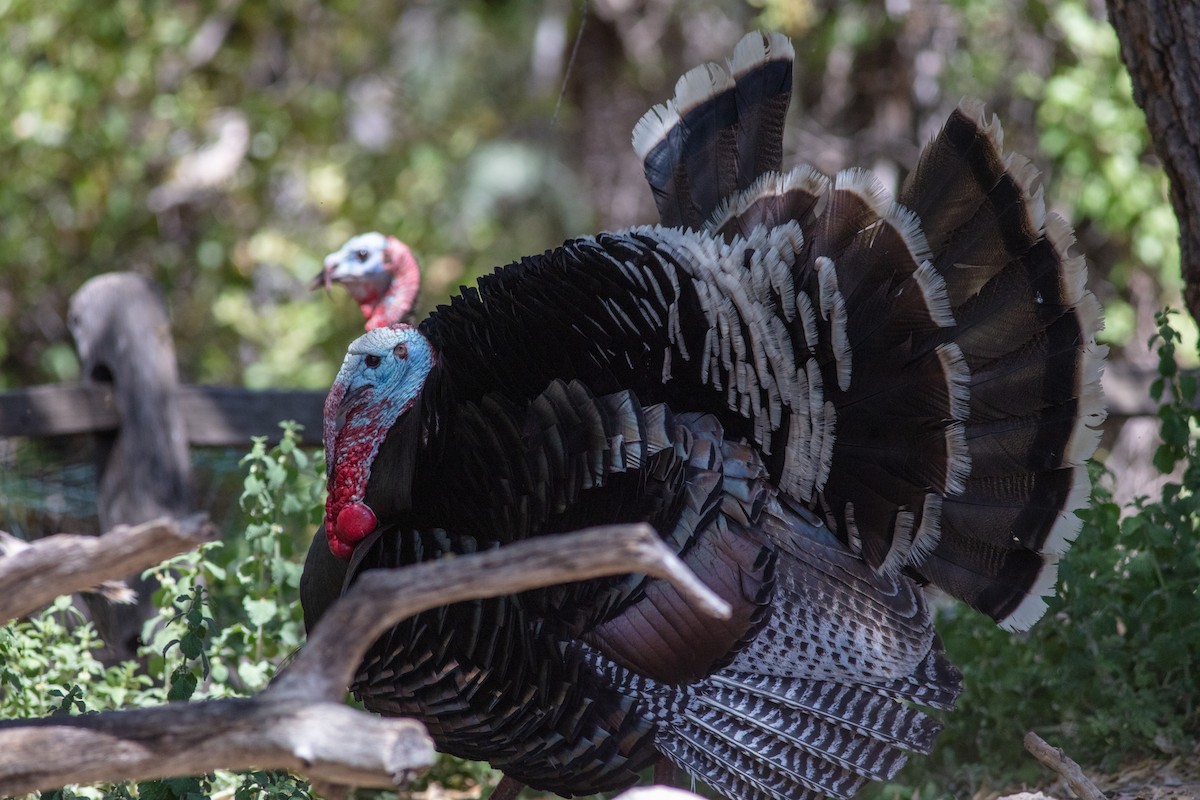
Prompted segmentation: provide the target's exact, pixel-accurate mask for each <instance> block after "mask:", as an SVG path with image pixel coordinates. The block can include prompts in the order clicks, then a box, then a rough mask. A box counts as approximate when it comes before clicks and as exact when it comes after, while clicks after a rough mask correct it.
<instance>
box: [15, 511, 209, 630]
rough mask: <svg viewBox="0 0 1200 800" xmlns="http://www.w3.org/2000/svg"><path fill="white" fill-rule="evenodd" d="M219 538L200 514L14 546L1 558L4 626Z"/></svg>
mask: <svg viewBox="0 0 1200 800" xmlns="http://www.w3.org/2000/svg"><path fill="white" fill-rule="evenodd" d="M215 536H216V531H215V530H214V528H213V527H212V525H210V524H209V522H208V518H207V517H206V516H204V515H203V514H198V515H195V516H192V517H188V518H186V519H183V520H175V519H171V518H170V517H161V518H159V519H155V520H151V521H150V522H144V523H142V524H141V525H132V526H130V525H118V526H117V527H115V528H113V529H112V530H111V531H109V532H108V533H106V534H104V535H103V536H86V535H80V534H71V533H59V534H55V535H53V536H47V537H46V538H44V539H37V540H35V541H32V542H26V543H22V544H23V545H24V546H20V545H14V544H12V543H11V542H10V543H9V544H8V546H6V547H5V548H4V554H3V555H0V623H4V622H8V621H9V620H11V619H16V618H17V617H22V616H25V615H26V614H30V613H32V612H34V611H37V610H38V609H40V608H43V607H44V606H46V605H49V604H50V603H51V602H52V601H53V600H54V598H56V597H59V596H61V595H64V594H71V593H73V592H83V591H88V590H91V589H94V588H95V587H97V586H100V585H102V584H103V583H104V582H105V581H108V580H111V579H118V578H124V577H126V576H128V575H135V574H137V573H139V572H141V571H142V570H144V569H147V568H149V567H152V566H154V565H155V564H158V563H160V562H162V561H163V560H165V559H167V558H170V557H171V556H173V555H177V554H178V553H182V552H184V551H186V550H192V549H194V548H196V547H198V546H199V545H201V544H203V543H204V542H207V541H211V540H212V539H213V538H214V537H215Z"/></svg>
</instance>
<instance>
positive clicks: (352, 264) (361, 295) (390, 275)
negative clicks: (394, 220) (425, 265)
mask: <svg viewBox="0 0 1200 800" xmlns="http://www.w3.org/2000/svg"><path fill="white" fill-rule="evenodd" d="M335 283H337V284H341V285H342V286H344V287H346V291H348V292H349V293H350V296H351V297H353V298H354V300H355V302H357V303H358V307H359V308H360V309H361V310H362V313H363V316H364V317H366V320H367V324H366V327H367V330H369V331H370V330H374V329H376V328H383V327H386V326H388V325H393V324H395V323H398V322H403V321H405V320H406V319H407V317H408V316H409V314H411V313H412V310H413V306H414V305H416V302H417V293H418V291H419V290H420V288H421V271H420V268H419V267H418V266H417V259H416V258H415V257H414V256H413V253H412V250H411V249H409V247H408V245H406V244H405V243H404V242H402V241H400V240H399V239H397V238H396V237H395V236H384V235H383V234H382V233H364V234H362V235H361V236H355V237H354V238H352V239H350V241H348V242H346V243H345V244H344V245H342V247H341V249H340V250H338V251H337V252H335V253H330V254H329V255H327V256H326V257H325V264H324V267H323V268H322V269H321V274H320V275H318V276H317V277H316V278H314V279H313V281H312V284H311V286H312V288H314V289H316V288H320V287H322V286H324V287H325V288H328V287H330V286H332V285H333V284H335Z"/></svg>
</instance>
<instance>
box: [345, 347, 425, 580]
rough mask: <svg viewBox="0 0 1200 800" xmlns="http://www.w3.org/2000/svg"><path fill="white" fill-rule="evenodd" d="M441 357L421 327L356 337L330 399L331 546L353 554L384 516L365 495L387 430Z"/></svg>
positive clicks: (419, 388)
mask: <svg viewBox="0 0 1200 800" xmlns="http://www.w3.org/2000/svg"><path fill="white" fill-rule="evenodd" d="M435 361H436V357H435V355H434V352H433V348H432V347H431V346H430V344H429V340H428V339H426V338H425V337H424V336H423V335H422V334H421V332H420V331H418V330H417V329H416V328H413V327H410V326H408V325H393V326H391V327H388V328H377V329H375V330H372V331H368V332H367V333H365V334H363V335H362V336H360V337H358V338H357V339H355V340H354V342H353V343H351V345H350V349H349V350H348V351H347V353H346V358H345V360H343V361H342V368H341V369H340V370H339V371H338V374H337V378H336V379H335V380H334V382H333V386H332V387H331V388H330V390H329V395H328V396H327V397H326V398H325V430H324V439H325V463H326V480H327V482H328V489H329V495H328V497H327V498H326V500H325V532H326V534H327V536H328V539H329V549H330V550H331V551H332V552H333V554H334V555H335V556H337V557H338V558H341V559H348V558H349V557H350V555H351V554H352V553H353V552H354V547H355V545H357V544H358V543H359V542H360V541H362V539H363V538H364V537H366V536H367V535H368V534H369V533H371V531H373V530H374V529H375V526H376V525H377V523H378V520H377V519H376V517H375V512H374V511H372V510H371V508H370V507H369V506H367V504H366V502H365V501H364V498H365V497H366V492H367V483H368V481H369V480H370V478H371V465H372V463H373V462H374V461H375V457H376V456H377V455H378V454H379V446H380V445H381V444H382V443H383V440H384V439H385V438H386V437H387V434H388V431H389V430H390V429H391V428H392V426H393V425H394V424H395V423H396V421H397V420H398V419H400V417H401V415H402V414H404V412H406V411H407V410H408V409H410V408H411V407H412V406H413V403H414V402H415V401H416V399H417V396H418V395H419V394H420V393H421V390H422V388H424V386H425V379H426V378H427V377H428V376H429V372H430V370H432V369H433V365H434V363H435Z"/></svg>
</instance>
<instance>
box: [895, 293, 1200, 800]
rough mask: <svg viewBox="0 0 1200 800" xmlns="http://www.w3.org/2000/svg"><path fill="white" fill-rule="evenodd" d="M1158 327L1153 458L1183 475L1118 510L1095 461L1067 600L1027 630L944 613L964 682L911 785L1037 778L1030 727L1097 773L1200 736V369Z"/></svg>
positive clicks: (1070, 558) (1065, 581) (1065, 574)
mask: <svg viewBox="0 0 1200 800" xmlns="http://www.w3.org/2000/svg"><path fill="white" fill-rule="evenodd" d="M1158 324H1159V329H1158V332H1157V333H1156V334H1155V335H1154V337H1153V338H1152V340H1151V344H1152V345H1154V344H1157V349H1158V354H1159V358H1160V361H1159V374H1160V377H1159V379H1158V380H1157V381H1155V383H1154V387H1153V390H1152V391H1153V394H1154V396H1155V398H1156V399H1161V400H1162V406H1161V409H1160V411H1159V417H1160V419H1161V420H1162V440H1163V441H1162V444H1161V445H1160V447H1159V448H1158V452H1157V454H1156V455H1155V459H1154V462H1155V465H1156V466H1157V467H1158V468H1159V469H1160V470H1161V471H1163V473H1164V474H1171V473H1173V471H1174V470H1175V469H1176V468H1177V467H1179V466H1182V468H1183V469H1182V472H1181V474H1180V477H1179V478H1178V479H1175V478H1172V479H1171V480H1169V481H1168V482H1167V483H1166V484H1165V486H1164V487H1163V491H1162V495H1161V497H1159V498H1157V499H1150V498H1141V499H1139V500H1137V501H1136V502H1135V503H1134V504H1133V506H1132V507H1129V508H1126V509H1124V510H1122V509H1121V508H1120V507H1118V506H1117V504H1116V503H1114V502H1113V500H1112V496H1111V493H1110V492H1109V491H1108V490H1107V489H1105V488H1104V486H1103V485H1102V481H1101V480H1100V478H1101V477H1102V472H1101V470H1100V468H1099V467H1098V466H1096V465H1093V470H1092V472H1093V479H1094V482H1095V484H1096V488H1095V489H1094V493H1093V499H1092V503H1091V504H1090V506H1089V507H1088V508H1086V509H1084V510H1082V511H1080V512H1079V515H1080V516H1081V517H1082V518H1083V528H1082V530H1081V531H1080V533H1079V537H1078V539H1077V540H1076V542H1075V545H1074V546H1073V547H1072V548H1071V550H1070V551H1069V552H1068V554H1067V555H1066V556H1065V557H1064V558H1063V561H1062V563H1061V565H1060V566H1061V568H1060V572H1059V587H1058V597H1057V598H1056V599H1054V600H1053V601H1052V602H1051V607H1050V611H1049V612H1048V614H1047V618H1046V619H1044V620H1043V621H1042V622H1041V623H1039V624H1038V625H1037V626H1035V627H1034V628H1033V630H1032V631H1030V632H1029V633H1026V634H1020V635H1014V634H1008V633H1005V632H1004V631H1001V630H1000V629H999V628H997V627H996V626H995V625H993V624H991V622H990V621H989V620H987V619H983V618H981V617H980V616H979V615H976V614H972V613H970V612H968V611H967V610H966V609H962V608H959V607H953V608H951V609H949V610H948V611H947V612H946V614H944V615H943V616H944V617H945V618H943V619H942V620H941V621H940V622H939V625H938V628H939V630H940V631H941V632H942V636H943V638H944V640H945V644H946V649H947V651H948V653H949V656H950V658H951V660H952V661H953V662H954V663H955V664H956V665H958V666H959V667H960V668H961V669H962V671H963V677H964V681H965V684H966V690H965V691H964V693H963V695H962V697H961V698H960V700H959V703H958V707H957V708H956V709H955V711H954V712H953V713H950V714H947V715H946V716H945V717H944V721H945V723H946V730H944V731H943V732H942V733H941V735H940V737H939V740H938V745H937V748H936V750H935V751H934V754H933V756H932V757H931V758H930V759H928V760H926V759H915V760H914V761H912V762H911V764H910V766H909V767H907V768H906V772H905V773H902V775H901V778H902V779H903V780H904V782H905V783H906V784H917V785H920V784H925V783H930V784H933V785H938V786H941V787H945V788H949V789H952V790H953V791H954V796H968V795H970V794H973V793H974V792H975V791H976V790H977V789H979V788H980V787H981V786H982V787H984V788H986V787H991V788H993V789H995V788H1000V787H1002V786H1005V785H1011V784H1012V783H1013V782H1014V781H1015V780H1019V779H1025V780H1030V781H1037V780H1039V779H1041V778H1043V777H1044V776H1043V775H1042V773H1041V772H1040V767H1039V766H1038V765H1037V764H1036V763H1035V762H1034V761H1033V760H1032V759H1031V758H1030V757H1029V756H1028V755H1027V754H1026V753H1025V751H1024V749H1023V747H1022V739H1023V737H1024V734H1025V732H1026V731H1029V730H1033V731H1036V732H1038V733H1039V734H1040V735H1042V736H1043V737H1044V738H1045V739H1047V740H1048V741H1050V742H1052V743H1053V744H1055V745H1057V746H1060V747H1063V748H1064V749H1065V750H1066V751H1067V752H1069V753H1070V754H1071V756H1072V757H1073V758H1075V759H1076V760H1077V761H1079V762H1081V763H1083V764H1086V765H1090V766H1095V767H1101V768H1114V767H1116V766H1117V765H1118V763H1119V762H1121V761H1123V760H1126V759H1131V758H1136V757H1138V756H1142V755H1148V754H1154V753H1162V752H1168V753H1169V752H1173V751H1174V749H1175V748H1176V747H1180V746H1186V747H1188V748H1190V742H1194V741H1195V738H1196V736H1197V735H1198V734H1200V675H1197V672H1196V669H1197V667H1196V665H1197V664H1200V615H1197V614H1196V609H1197V600H1198V598H1200V595H1198V594H1197V592H1198V591H1200V466H1198V464H1200V458H1198V455H1200V454H1198V452H1197V435H1196V434H1197V423H1198V422H1200V412H1197V410H1196V409H1195V408H1194V401H1195V396H1196V380H1195V377H1194V376H1191V375H1186V374H1183V373H1181V372H1180V371H1179V369H1178V367H1177V365H1176V360H1175V358H1176V355H1177V353H1176V352H1175V346H1176V345H1177V344H1178V343H1179V341H1180V333H1179V332H1178V331H1177V330H1176V329H1175V328H1174V327H1172V325H1171V320H1170V317H1169V315H1168V313H1166V312H1164V313H1161V314H1159V315H1158ZM905 791H909V792H910V794H908V795H905V796H911V786H907V787H905ZM921 796H922V797H925V798H932V797H935V796H937V795H936V794H926V793H924V792H923V793H922V794H921Z"/></svg>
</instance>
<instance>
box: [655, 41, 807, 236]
mask: <svg viewBox="0 0 1200 800" xmlns="http://www.w3.org/2000/svg"><path fill="white" fill-rule="evenodd" d="M793 55H794V51H793V49H792V44H791V42H790V41H788V39H787V37H785V36H783V35H782V34H778V33H757V32H756V33H751V34H747V35H746V36H745V37H744V38H743V39H742V41H741V42H740V43H739V44H738V46H737V48H736V49H735V50H734V55H733V58H732V60H731V61H730V63H729V64H728V65H726V66H722V65H718V64H704V65H701V66H699V67H696V68H695V69H693V70H691V71H690V72H688V73H686V74H685V75H684V76H683V77H682V78H680V79H679V82H678V83H676V85H675V96H674V97H673V98H672V99H671V100H668V101H667V102H666V103H664V104H662V105H657V106H654V107H653V108H652V109H650V110H649V111H648V112H646V114H645V116H643V117H642V118H641V120H639V121H638V123H637V125H636V126H634V129H633V148H634V150H635V151H636V152H637V154H638V157H639V158H641V159H642V162H643V166H644V168H645V173H646V181H647V182H648V183H649V184H650V188H651V189H652V190H653V191H654V200H655V203H656V204H657V205H658V211H659V216H660V217H661V218H662V222H663V224H664V225H667V226H672V227H685V228H692V229H696V230H699V229H700V228H701V227H702V226H703V225H704V223H705V222H706V221H707V220H708V218H709V217H710V216H711V215H712V213H713V210H714V209H716V207H717V206H718V204H720V203H721V201H722V200H724V198H726V197H728V196H729V195H731V194H732V193H734V192H735V191H738V190H739V189H745V188H746V187H747V186H749V185H750V183H751V182H752V181H753V180H754V179H755V178H757V177H758V176H759V175H761V174H763V173H764V172H766V171H768V170H778V169H779V164H780V159H781V156H782V152H783V122H784V117H785V115H786V114H787V107H788V102H789V101H790V99H791V94H792V57H793Z"/></svg>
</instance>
